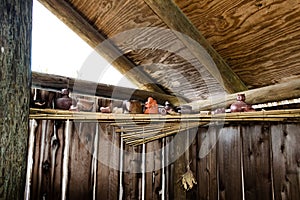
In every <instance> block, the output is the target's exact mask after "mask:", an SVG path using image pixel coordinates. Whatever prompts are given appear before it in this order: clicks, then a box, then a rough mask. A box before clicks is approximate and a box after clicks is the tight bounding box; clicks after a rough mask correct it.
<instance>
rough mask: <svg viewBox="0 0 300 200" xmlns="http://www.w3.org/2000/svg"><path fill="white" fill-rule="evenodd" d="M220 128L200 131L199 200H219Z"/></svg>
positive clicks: (211, 127) (201, 129) (214, 127)
mask: <svg viewBox="0 0 300 200" xmlns="http://www.w3.org/2000/svg"><path fill="white" fill-rule="evenodd" d="M219 133H220V128H218V127H217V126H210V127H209V128H199V130H198V141H197V143H198V152H197V158H198V160H197V182H198V183H197V187H198V195H199V199H218V178H217V177H218V167H217V163H218V161H217V142H218V136H219Z"/></svg>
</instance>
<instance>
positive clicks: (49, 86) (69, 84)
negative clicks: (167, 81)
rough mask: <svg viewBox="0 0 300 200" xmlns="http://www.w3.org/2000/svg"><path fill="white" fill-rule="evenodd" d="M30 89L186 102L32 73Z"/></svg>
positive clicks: (172, 97)
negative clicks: (65, 89)
mask: <svg viewBox="0 0 300 200" xmlns="http://www.w3.org/2000/svg"><path fill="white" fill-rule="evenodd" d="M32 87H34V88H40V89H44V90H52V91H61V89H63V88H68V89H69V90H70V91H71V92H74V93H77V94H78V95H79V94H82V95H91V96H99V97H105V98H112V99H120V100H129V99H133V100H140V101H141V102H146V101H147V98H148V97H149V96H152V97H153V98H155V99H156V100H157V102H158V103H160V104H162V105H164V102H165V101H169V102H170V103H172V104H174V105H179V103H181V102H187V99H183V98H181V97H180V96H179V95H177V96H173V95H166V94H162V93H158V92H149V91H145V90H139V89H132V88H125V87H120V86H113V85H107V84H100V83H96V82H91V81H84V80H79V79H74V78H68V77H63V76H58V75H50V74H43V73H38V72H33V74H32ZM38 97H39V96H38ZM47 98H48V97H47ZM40 99H41V100H43V101H44V100H45V101H46V102H49V101H47V99H46V97H40ZM47 104H49V103H47Z"/></svg>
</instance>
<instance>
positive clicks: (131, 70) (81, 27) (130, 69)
mask: <svg viewBox="0 0 300 200" xmlns="http://www.w3.org/2000/svg"><path fill="white" fill-rule="evenodd" d="M39 1H40V2H41V3H42V4H43V5H44V6H45V7H47V8H48V9H49V10H50V11H51V12H52V13H54V14H55V15H56V16H57V17H58V18H59V19H60V20H61V21H63V22H64V23H65V24H66V25H68V26H69V27H70V28H71V29H72V30H73V31H75V32H76V33H77V34H78V35H79V36H80V37H81V38H82V39H83V40H85V41H86V42H87V43H88V44H89V45H90V46H91V47H92V48H95V51H97V52H98V53H99V54H100V55H101V56H103V57H104V58H105V59H106V60H107V61H108V62H109V63H111V64H112V65H113V66H114V67H115V68H116V69H117V70H119V71H120V72H121V73H122V74H124V75H125V76H126V78H128V79H129V80H130V81H132V82H133V83H134V84H136V85H137V86H138V87H139V88H140V89H144V90H147V91H155V92H161V93H164V91H163V90H162V89H161V88H160V87H158V86H157V85H155V84H149V83H154V81H153V80H152V79H151V78H150V77H149V76H148V75H147V74H145V72H144V71H142V70H141V69H140V68H138V67H136V65H135V64H134V63H133V62H132V61H130V60H129V59H128V58H127V57H125V56H123V55H122V52H121V51H119V49H117V47H115V46H114V45H113V44H112V43H111V42H110V41H109V40H106V39H107V38H106V37H105V36H104V35H102V34H101V33H100V32H99V31H98V30H97V29H96V28H95V27H93V26H92V25H91V24H90V23H89V22H88V21H87V20H86V19H85V18H84V17H83V16H81V15H80V14H79V12H78V11H76V10H75V9H74V8H73V7H72V6H71V5H69V4H68V3H67V2H66V1H61V0H39ZM104 41H105V42H104ZM100 44H101V45H100ZM99 45H100V46H99ZM99 68H101V66H99Z"/></svg>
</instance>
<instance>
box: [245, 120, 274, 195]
mask: <svg viewBox="0 0 300 200" xmlns="http://www.w3.org/2000/svg"><path fill="white" fill-rule="evenodd" d="M270 131H271V130H270V126H269V125H268V124H265V125H264V124H262V125H255V124H251V125H249V126H242V127H241V134H242V135H241V136H242V144H243V145H242V151H243V152H242V153H243V156H242V158H243V174H244V177H245V178H244V192H245V199H247V200H256V199H262V200H267V199H272V177H271V166H272V163H271V157H270V155H271V154H270V153H271V149H270V146H271V135H270V133H271V132H270Z"/></svg>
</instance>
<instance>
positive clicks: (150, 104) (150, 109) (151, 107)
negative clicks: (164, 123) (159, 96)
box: [144, 97, 158, 114]
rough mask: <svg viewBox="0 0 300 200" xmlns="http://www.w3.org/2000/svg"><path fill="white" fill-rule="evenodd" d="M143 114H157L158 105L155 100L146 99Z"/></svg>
mask: <svg viewBox="0 0 300 200" xmlns="http://www.w3.org/2000/svg"><path fill="white" fill-rule="evenodd" d="M145 108H146V109H145V111H144V113H145V114H158V105H157V102H156V100H155V99H153V98H152V97H148V101H147V102H146V103H145Z"/></svg>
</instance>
